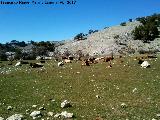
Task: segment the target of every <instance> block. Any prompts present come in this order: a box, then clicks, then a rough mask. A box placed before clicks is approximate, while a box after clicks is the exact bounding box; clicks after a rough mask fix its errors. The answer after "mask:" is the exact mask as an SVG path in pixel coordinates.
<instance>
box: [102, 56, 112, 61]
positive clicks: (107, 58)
mask: <svg viewBox="0 0 160 120" xmlns="http://www.w3.org/2000/svg"><path fill="white" fill-rule="evenodd" d="M113 59H114V58H113V57H111V56H109V57H105V58H104V62H109V61H111V60H113Z"/></svg>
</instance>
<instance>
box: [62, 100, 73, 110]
mask: <svg viewBox="0 0 160 120" xmlns="http://www.w3.org/2000/svg"><path fill="white" fill-rule="evenodd" d="M70 106H71V104H70V102H68V101H67V100H64V101H63V102H62V103H61V108H66V107H70Z"/></svg>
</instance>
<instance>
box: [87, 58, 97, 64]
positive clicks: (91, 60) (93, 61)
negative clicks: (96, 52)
mask: <svg viewBox="0 0 160 120" xmlns="http://www.w3.org/2000/svg"><path fill="white" fill-rule="evenodd" d="M95 59H96V58H94V57H93V58H89V59H88V62H89V63H95Z"/></svg>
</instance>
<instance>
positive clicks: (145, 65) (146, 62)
mask: <svg viewBox="0 0 160 120" xmlns="http://www.w3.org/2000/svg"><path fill="white" fill-rule="evenodd" d="M141 67H142V68H148V67H150V64H149V63H148V61H144V62H143V63H142V64H141Z"/></svg>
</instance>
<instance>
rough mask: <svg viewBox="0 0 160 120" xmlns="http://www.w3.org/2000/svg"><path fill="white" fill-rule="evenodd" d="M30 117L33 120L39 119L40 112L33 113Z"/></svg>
mask: <svg viewBox="0 0 160 120" xmlns="http://www.w3.org/2000/svg"><path fill="white" fill-rule="evenodd" d="M30 116H31V117H32V118H33V119H36V118H40V117H41V116H42V114H41V112H40V111H33V112H32V113H31V114H30Z"/></svg>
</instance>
